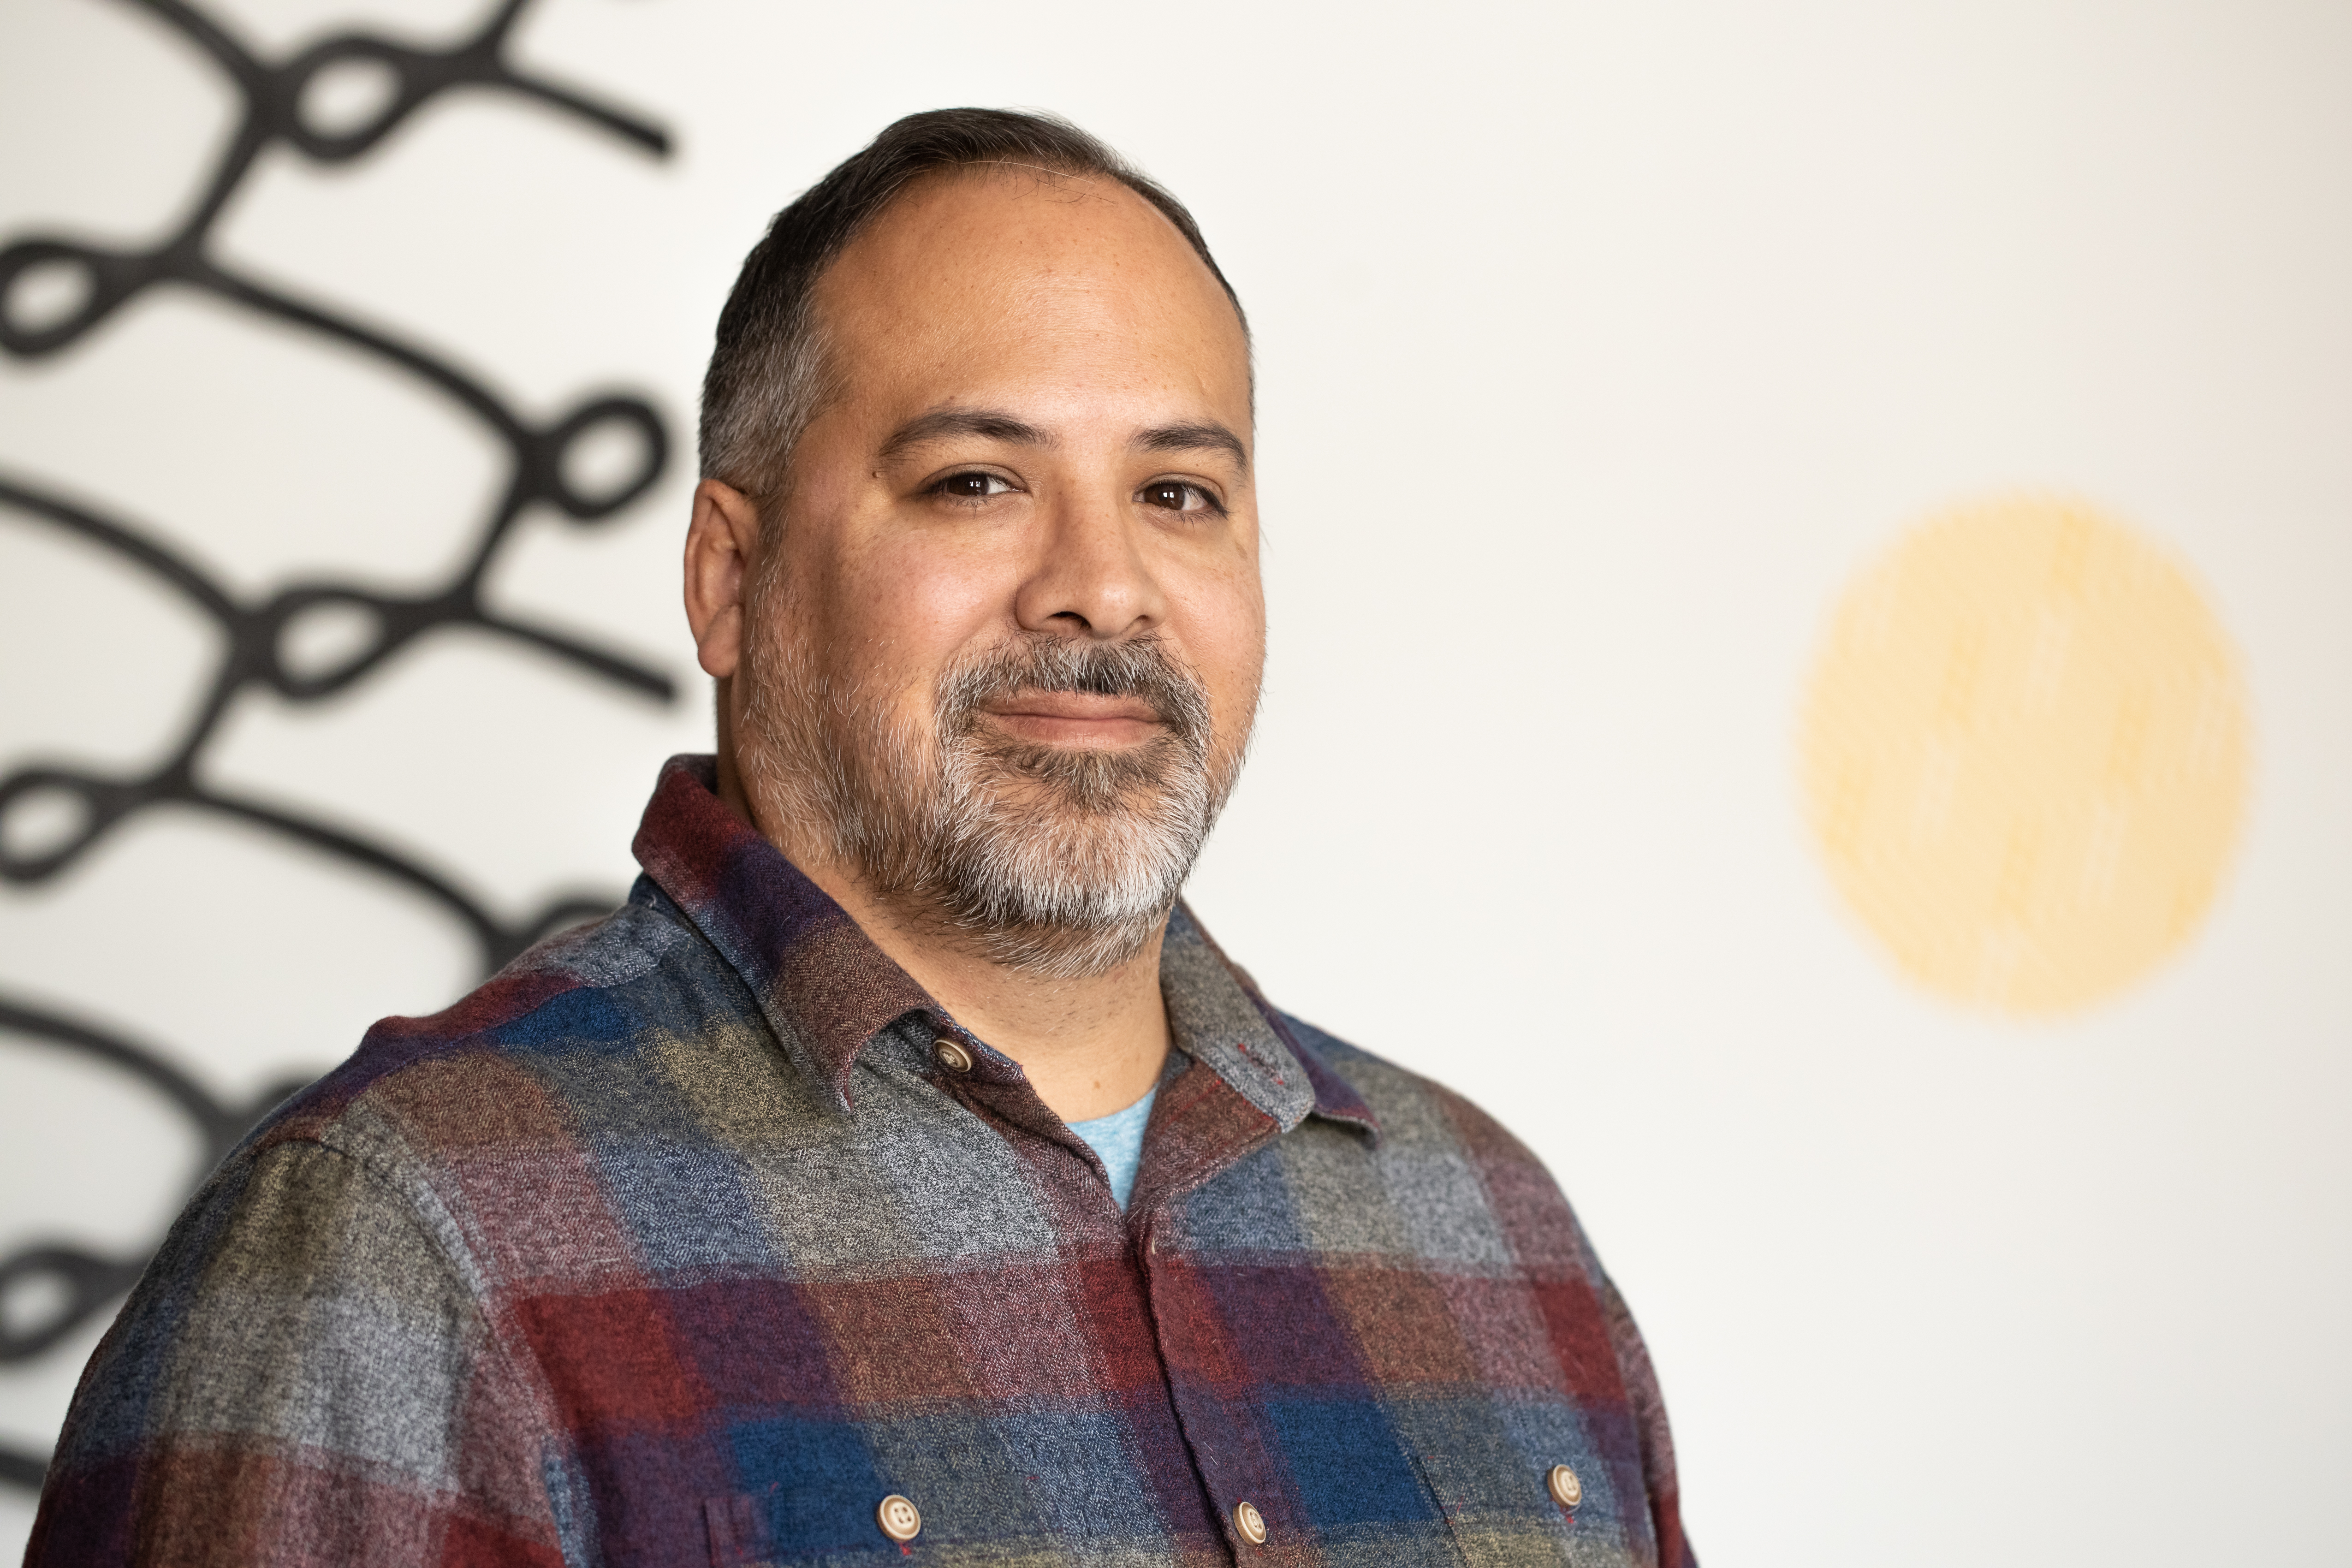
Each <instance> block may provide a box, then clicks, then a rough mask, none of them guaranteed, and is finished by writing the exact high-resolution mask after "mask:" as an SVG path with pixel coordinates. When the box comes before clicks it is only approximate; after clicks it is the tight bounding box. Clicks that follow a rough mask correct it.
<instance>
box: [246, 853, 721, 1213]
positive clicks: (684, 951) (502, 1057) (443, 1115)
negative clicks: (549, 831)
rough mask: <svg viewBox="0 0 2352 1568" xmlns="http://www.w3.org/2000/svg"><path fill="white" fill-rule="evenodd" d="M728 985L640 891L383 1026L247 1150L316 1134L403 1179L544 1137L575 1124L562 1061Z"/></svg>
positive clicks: (610, 1043) (685, 1010) (637, 1031)
mask: <svg viewBox="0 0 2352 1568" xmlns="http://www.w3.org/2000/svg"><path fill="white" fill-rule="evenodd" d="M728 984H730V978H729V975H728V973H727V972H724V970H723V965H720V964H719V963H717V962H716V959H715V955H713V954H711V953H710V952H709V949H708V947H707V946H706V945H705V944H704V943H703V942H701V941H700V939H699V938H698V937H697V936H696V935H695V934H694V933H693V932H692V931H691V930H690V929H689V928H688V927H687V925H686V924H685V922H684V921H682V920H680V919H678V918H677V916H676V915H675V914H674V913H673V912H671V911H669V910H666V909H664V908H663V907H662V905H661V900H659V898H658V895H655V896H654V897H653V898H651V899H647V898H646V897H644V896H642V895H640V896H636V897H633V898H632V900H631V901H630V902H629V903H627V904H625V905H624V906H623V907H622V908H621V909H619V910H616V911H614V913H613V914H611V915H608V916H606V917H605V918H604V919H603V920H601V921H594V922H593V923H591V924H589V925H585V926H581V927H577V928H574V929H572V930H571V931H563V932H561V933H559V934H557V935H555V936H552V937H550V938H548V939H546V940H545V941H543V942H540V943H538V944H537V945H536V946H534V947H532V948H530V950H529V951H528V952H524V953H522V954H521V955H520V957H518V958H517V959H515V961H514V962H513V963H509V964H508V965H507V966H506V967H505V968H504V969H502V970H500V971H499V973H497V974H495V975H493V976H491V978H490V979H488V981H486V982H484V983H483V984H481V985H479V986H478V987H477V988H476V989H475V990H473V991H472V992H470V993H468V994H467V995H466V996H464V997H463V998H461V999H460V1000H459V1001H457V1003H456V1004H454V1005H451V1006H449V1007H446V1008H445V1009H443V1010H442V1011H440V1012H438V1013H435V1014H431V1015H428V1016H421V1017H400V1016H395V1017H389V1018H385V1019H383V1020H381V1021H379V1022H378V1023H377V1024H376V1025H375V1026H373V1028H371V1029H369V1031H368V1032H367V1035H366V1036H365V1037H364V1038H363V1039H362V1041H361V1042H360V1045H359V1047H358V1049H356V1050H354V1051H353V1052H352V1055H351V1056H350V1057H348V1058H345V1059H344V1060H343V1062H342V1063H341V1065H339V1066H337V1067H336V1068H333V1069H332V1070H331V1071H330V1072H328V1073H327V1074H326V1075H325V1076H324V1077H322V1078H320V1079H318V1080H317V1081H316V1082H314V1083H312V1084H311V1085H310V1087H309V1088H307V1089H303V1090H302V1091H301V1092H300V1093H299V1094H297V1095H295V1096H294V1097H293V1098H292V1099H290V1100H288V1101H287V1102H286V1103H285V1104H283V1105H282V1106H280V1107H278V1110H276V1111H274V1112H272V1113H271V1115H270V1116H269V1117H268V1119H267V1120H265V1121H263V1122H262V1124H261V1125H260V1126H259V1127H257V1128H256V1129H255V1130H254V1131H253V1133H252V1134H251V1136H250V1137H249V1138H248V1139H247V1142H246V1143H245V1145H244V1148H243V1150H242V1152H243V1153H244V1154H245V1155H246V1156H247V1157H248V1158H250V1157H256V1156H259V1155H262V1154H265V1153H268V1152H270V1151H272V1150H275V1149H278V1148H281V1147H283V1146H285V1145H288V1144H293V1143H317V1144H320V1145H323V1146H325V1147H327V1148H329V1149H332V1150H334V1151H336V1152H340V1153H342V1154H344V1155H347V1156H349V1157H352V1158H353V1159H355V1160H357V1161H359V1162H360V1163H362V1164H365V1165H368V1166H369V1167H371V1168H372V1169H373V1170H374V1171H375V1172H376V1173H377V1174H378V1175H379V1176H382V1177H385V1178H387V1179H390V1180H392V1181H393V1182H394V1184H395V1185H404V1184H405V1183H404V1181H403V1180H402V1179H401V1178H402V1177H403V1176H404V1175H406V1174H411V1173H413V1167H414V1166H415V1165H416V1164H417V1163H420V1162H422V1163H426V1164H432V1163H438V1162H439V1160H440V1159H442V1158H444V1157H446V1156H447V1155H449V1154H451V1153H454V1152H457V1151H458V1150H461V1149H464V1148H467V1147H482V1146H489V1145H507V1146H509V1147H511V1146H512V1145H513V1144H514V1143H516V1142H522V1143H530V1142H538V1141H541V1140H543V1139H544V1137H545V1136H546V1135H547V1134H548V1133H549V1132H551V1131H553V1129H554V1126H555V1125H556V1124H557V1123H569V1122H570V1121H572V1118H570V1117H569V1116H568V1115H565V1114H562V1112H561V1110H560V1108H559V1107H558V1106H557V1105H556V1104H555V1103H554V1102H555V1101H556V1100H560V1099H562V1098H563V1097H562V1095H561V1094H560V1093H557V1092H555V1090H554V1086H553V1085H552V1084H551V1082H550V1071H549V1069H550V1068H551V1067H558V1068H560V1064H561V1063H562V1060H563V1059H564V1058H567V1057H572V1056H576V1055H577V1054H578V1053H580V1052H582V1051H583V1050H584V1051H592V1052H593V1051H600V1050H601V1051H602V1052H604V1053H605V1054H607V1055H609V1054H611V1053H613V1052H614V1051H615V1050H617V1049H620V1048H623V1047H627V1046H629V1045H631V1044H633V1043H635V1042H636V1041H638V1040H640V1039H642V1038H643V1037H645V1036H646V1034H647V1033H648V1032H649V1031H651V1030H653V1029H655V1028H656V1027H657V1026H659V1025H662V1024H674V1023H676V1022H677V1020H679V1019H681V1018H686V1017H692V1016H695V1014H696V1012H697V1011H698V1010H699V1011H705V1012H707V1011H709V1009H710V1006H711V1004H710V1002H709V1000H708V999H707V998H708V997H709V993H710V991H711V989H712V987H714V986H725V985H728ZM698 996H699V997H703V998H705V1000H703V1001H702V1002H701V1004H700V1006H699V1008H698V1006H697V998H698ZM730 1010H732V1009H730ZM556 1076H559V1077H560V1076H561V1074H560V1071H559V1072H558V1073H557V1075H556ZM232 1158H233V1159H234V1158H235V1157H234V1156H233V1157H232Z"/></svg>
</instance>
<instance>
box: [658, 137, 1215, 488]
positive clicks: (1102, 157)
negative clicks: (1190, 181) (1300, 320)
mask: <svg viewBox="0 0 2352 1568" xmlns="http://www.w3.org/2000/svg"><path fill="white" fill-rule="evenodd" d="M982 163H1018V164H1027V165H1030V166H1032V167H1034V168H1037V169H1040V170H1043V171H1046V172H1049V173H1052V174H1074V175H1079V176H1086V175H1095V176H1099V177H1101V178H1105V179H1112V180H1117V181H1118V183H1119V184H1123V185H1125V186H1126V187H1127V188H1128V189H1129V190H1130V191H1133V192H1134V193H1135V194H1136V195H1139V196H1141V197H1142V198H1143V199H1144V200H1145V201H1147V202H1150V204H1151V205H1153V206H1154V207H1156V208H1158V209H1159V211H1160V214H1161V216H1164V217H1166V218H1167V219H1168V221H1169V222H1170V223H1171V224H1174V225H1175V226H1176V232H1177V233H1179V234H1181V235H1182V236H1183V237H1184V239H1185V241H1186V243H1188V244H1190V245H1191V246H1192V249H1193V252H1194V253H1195V254H1196V255H1198V256H1199V257H1200V258H1201V259H1202V262H1204V263H1206V264H1207V266H1208V268H1209V270H1210V272H1211V273H1212V274H1213V275H1214V276H1215V278H1216V279H1217V282H1218V283H1219V284H1220V285H1221V286H1223V289H1224V290H1225V298H1227V299H1228V300H1232V301H1233V304H1234V313H1235V314H1236V315H1240V314H1241V309H1242V302H1241V298H1240V296H1239V295H1237V294H1235V293H1234V286H1233V285H1232V284H1231V283H1229V282H1226V280H1225V275H1224V273H1223V271H1222V270H1221V269H1220V268H1218V266H1217V260H1216V258H1215V257H1213V256H1211V255H1210V254H1209V245H1208V242H1207V241H1206V240H1204V239H1202V237H1201V226H1200V225H1198V224H1196V223H1194V222H1193V221H1192V214H1191V213H1189V212H1187V211H1185V210H1184V204H1183V203H1181V202H1180V201H1178V200H1177V199H1176V198H1175V197H1174V196H1172V195H1169V194H1168V192H1167V191H1166V190H1164V189H1162V188H1161V187H1160V185H1158V184H1155V183H1153V182H1152V181H1151V180H1150V178H1149V177H1147V176H1146V175H1145V174H1143V173H1142V172H1141V171H1139V170H1138V169H1137V168H1136V167H1135V166H1134V165H1133V164H1131V163H1128V162H1127V160H1126V159H1124V158H1122V157H1120V156H1119V155H1118V153H1114V152H1112V151H1111V150H1110V149H1109V148H1108V147H1107V146H1105V145H1104V144H1103V143H1102V142H1098V141H1097V140H1096V139H1095V138H1094V137H1092V136H1089V135H1087V133H1086V132H1083V131H1081V130H1079V129H1078V128H1077V127H1076V126H1075V125H1073V124H1071V123H1070V122H1069V121H1066V120H1062V119H1059V118H1056V117H1055V116H1054V115H1050V114H1031V113H1024V112H1020V111H1018V110H1009V109H934V110H928V111H927V112H925V113H921V114H909V115H908V116H907V117H906V118H905V119H904V120H900V121H896V122H895V123H893V124H891V125H890V126H889V127H888V128H887V129H886V130H885V131H884V132H882V134H880V135H879V136H877V137H876V138H875V139H874V140H873V142H870V143H868V144H867V146H866V149H865V150H864V151H863V152H860V153H857V154H856V155H855V156H853V157H851V158H849V159H848V160H847V161H845V162H844V163H841V164H840V165H839V166H837V167H836V168H835V169H834V171H833V172H832V173H831V174H827V175H825V177H824V179H822V180H819V181H818V182H817V183H816V184H814V185H812V186H810V187H809V188H808V189H807V190H806V191H804V192H803V193H802V195H801V196H800V198H799V199H798V200H796V201H794V202H793V204H792V205H790V206H788V207H786V208H785V209H784V210H783V211H782V212H780V213H778V214H777V215H776V217H775V221H774V222H773V223H772V224H770V225H769V226H768V232H767V234H766V236H765V237H762V238H761V241H760V243H759V244H757V245H755V246H753V247H751V255H749V256H747V257H745V258H743V270H742V271H741V272H740V273H739V274H738V275H737V276H736V279H735V288H734V290H733V292H731V293H730V294H729V295H728V296H727V308H726V309H725V310H721V311H720V312H719V334H718V341H717V342H716V343H715V344H714V345H713V347H712V349H711V353H710V368H709V370H708V371H707V372H705V373H704V375H703V378H702V427H701V446H702V473H703V477H704V478H706V479H719V480H723V481H724V482H726V483H728V484H730V485H733V486H734V487H735V488H737V489H740V490H743V491H746V492H747V493H749V494H751V495H753V496H759V497H765V496H769V495H772V494H773V493H774V492H775V491H776V490H777V489H780V488H781V487H782V480H783V470H784V465H785V463H786V462H787V461H788V460H789V459H790V458H791V456H792V450H793V445H794V444H795V443H796V442H797V441H798V440H799V439H800V437H801V433H802V431H803V430H804V429H806V428H807V426H808V422H809V419H810V418H811V417H812V416H814V413H815V412H816V409H817V407H818V405H820V404H821V403H822V402H823V400H824V393H825V390H826V388H825V386H824V379H825V367H824V353H823V344H822V343H820V342H818V341H817V331H816V327H817V323H816V321H815V320H814V313H813V310H812V309H811V299H812V296H813V294H814V289H815V287H816V281H817V279H818V278H820V277H821V276H822V275H823V274H824V269H825V268H827V267H829V266H831V265H832V263H833V261H834V259H835V258H836V257H838V256H839V255H840V254H841V252H842V251H843V249H844V248H845V247H847V246H848V244H849V242H850V241H851V240H853V239H855V238H856V237H857V235H858V233H859V231H861V230H862V229H864V228H865V227H866V225H868V224H870V223H872V222H873V221H874V220H875V219H876V218H877V217H878V216H881V214H882V212H883V210H884V209H885V208H887V206H888V205H890V204H891V203H892V202H893V201H895V200H897V199H898V197H899V196H900V195H903V194H904V193H905V192H906V190H907V187H908V185H910V184H913V183H914V182H915V181H916V180H918V179H919V178H920V177H922V176H923V175H925V174H932V173H935V172H937V171H940V170H943V169H959V168H966V167H970V166H972V165H975V164H982ZM1242 331H1243V333H1244V336H1246V335H1247V333H1248V331H1249V321H1248V318H1247V317H1246V316H1243V318H1242Z"/></svg>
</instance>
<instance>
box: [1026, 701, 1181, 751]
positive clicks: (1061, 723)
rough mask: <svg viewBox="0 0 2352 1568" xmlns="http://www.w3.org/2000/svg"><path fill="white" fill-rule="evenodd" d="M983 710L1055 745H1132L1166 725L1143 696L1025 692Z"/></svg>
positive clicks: (1036, 738) (1033, 738)
mask: <svg viewBox="0 0 2352 1568" xmlns="http://www.w3.org/2000/svg"><path fill="white" fill-rule="evenodd" d="M980 710H981V711H982V713H985V714H987V715H988V716H989V718H991V719H992V720H993V721H996V722H997V723H998V724H999V725H1001V726H1003V728H1004V729H1006V730H1009V731H1012V732H1013V733H1014V734H1016V735H1019V736H1021V737H1023V738H1024V739H1025V740H1030V741H1041V742H1046V743H1047V744H1050V745H1064V746H1071V745H1076V746H1087V745H1095V746H1101V745H1111V746H1118V745H1131V744H1133V743H1134V742H1139V741H1142V740H1145V739H1148V738H1149V737H1150V736H1151V735H1153V734H1154V733H1156V732H1158V731H1160V730H1162V729H1164V728H1165V727H1166V726H1165V724H1164V723H1163V721H1161V719H1160V715H1159V713H1158V712H1156V711H1155V710H1153V709H1152V706H1151V704H1150V703H1149V702H1146V701H1144V700H1142V699H1141V698H1139V697H1103V696H1099V695H1097V694H1096V693H1094V692H1091V691H1021V692H1015V693H1014V694H1013V695H1012V696H1010V697H1003V698H999V699H998V700H995V701H993V702H984V703H982V704H981V709H980Z"/></svg>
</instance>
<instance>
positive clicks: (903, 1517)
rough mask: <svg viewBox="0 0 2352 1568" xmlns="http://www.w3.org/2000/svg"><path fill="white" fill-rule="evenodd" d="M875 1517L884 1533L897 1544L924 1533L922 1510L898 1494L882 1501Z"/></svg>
mask: <svg viewBox="0 0 2352 1568" xmlns="http://www.w3.org/2000/svg"><path fill="white" fill-rule="evenodd" d="M874 1517H875V1519H876V1520H877V1521H879V1522H880V1523H881V1526H882V1533H883V1534H885V1535H887V1536H888V1537H889V1538H890V1539H891V1540H893V1541H897V1542H908V1541H912V1540H914V1539H915V1537H917V1536H919V1535H920V1534H922V1533H923V1515H922V1510H919V1509H918V1508H917V1507H916V1506H915V1505H914V1504H913V1503H910V1502H908V1500H906V1499H905V1498H902V1497H900V1496H899V1495H898V1493H897V1492H892V1493H891V1494H890V1495H889V1496H888V1497H886V1498H884V1499H883V1500H882V1504H881V1506H880V1507H879V1508H877V1509H876V1510H874Z"/></svg>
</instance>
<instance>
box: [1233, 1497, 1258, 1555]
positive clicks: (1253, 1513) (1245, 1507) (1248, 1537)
mask: <svg viewBox="0 0 2352 1568" xmlns="http://www.w3.org/2000/svg"><path fill="white" fill-rule="evenodd" d="M1234 1529H1235V1530H1238V1531H1241V1534H1242V1539H1243V1540H1244V1541H1246V1542H1249V1543H1250V1544H1251V1545H1252V1546H1264V1545H1265V1515H1264V1514H1262V1513H1260V1512H1258V1510H1257V1504H1255V1503H1254V1502H1249V1501H1242V1502H1237V1503H1235V1504H1234Z"/></svg>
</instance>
